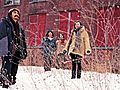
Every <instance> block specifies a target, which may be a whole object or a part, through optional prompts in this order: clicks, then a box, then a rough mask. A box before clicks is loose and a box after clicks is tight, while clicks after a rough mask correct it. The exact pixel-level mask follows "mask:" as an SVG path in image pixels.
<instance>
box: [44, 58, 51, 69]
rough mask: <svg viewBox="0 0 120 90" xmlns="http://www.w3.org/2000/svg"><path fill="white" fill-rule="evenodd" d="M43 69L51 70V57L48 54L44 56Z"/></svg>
mask: <svg viewBox="0 0 120 90" xmlns="http://www.w3.org/2000/svg"><path fill="white" fill-rule="evenodd" d="M43 58H44V70H45V71H51V63H52V61H51V58H52V57H50V56H44V57H43Z"/></svg>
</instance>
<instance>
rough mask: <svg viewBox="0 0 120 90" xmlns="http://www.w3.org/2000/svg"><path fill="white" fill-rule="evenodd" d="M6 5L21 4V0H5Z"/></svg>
mask: <svg viewBox="0 0 120 90" xmlns="http://www.w3.org/2000/svg"><path fill="white" fill-rule="evenodd" d="M4 5H5V6H10V5H20V0H4Z"/></svg>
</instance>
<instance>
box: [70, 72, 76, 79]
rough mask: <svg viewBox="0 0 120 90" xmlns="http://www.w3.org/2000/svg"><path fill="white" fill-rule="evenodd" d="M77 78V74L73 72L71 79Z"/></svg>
mask: <svg viewBox="0 0 120 90" xmlns="http://www.w3.org/2000/svg"><path fill="white" fill-rule="evenodd" d="M75 76H76V72H75V71H72V77H71V79H75Z"/></svg>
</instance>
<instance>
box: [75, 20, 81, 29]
mask: <svg viewBox="0 0 120 90" xmlns="http://www.w3.org/2000/svg"><path fill="white" fill-rule="evenodd" d="M78 22H79V23H80V25H81V26H82V25H83V24H82V23H81V22H80V21H79V20H77V21H75V22H74V29H76V27H75V25H76V23H78Z"/></svg>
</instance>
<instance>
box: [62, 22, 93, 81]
mask: <svg viewBox="0 0 120 90" xmlns="http://www.w3.org/2000/svg"><path fill="white" fill-rule="evenodd" d="M66 52H67V53H68V55H70V57H71V59H72V77H71V79H74V78H75V77H76V65H77V78H81V60H82V59H83V58H84V54H87V55H89V54H90V53H91V47H90V42H89V35H88V33H87V31H86V28H85V26H83V25H82V24H81V22H80V21H76V22H75V23H74V29H73V30H72V32H71V36H70V38H69V39H68V41H67V43H66V46H65V48H64V49H63V53H64V54H65V53H66Z"/></svg>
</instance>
